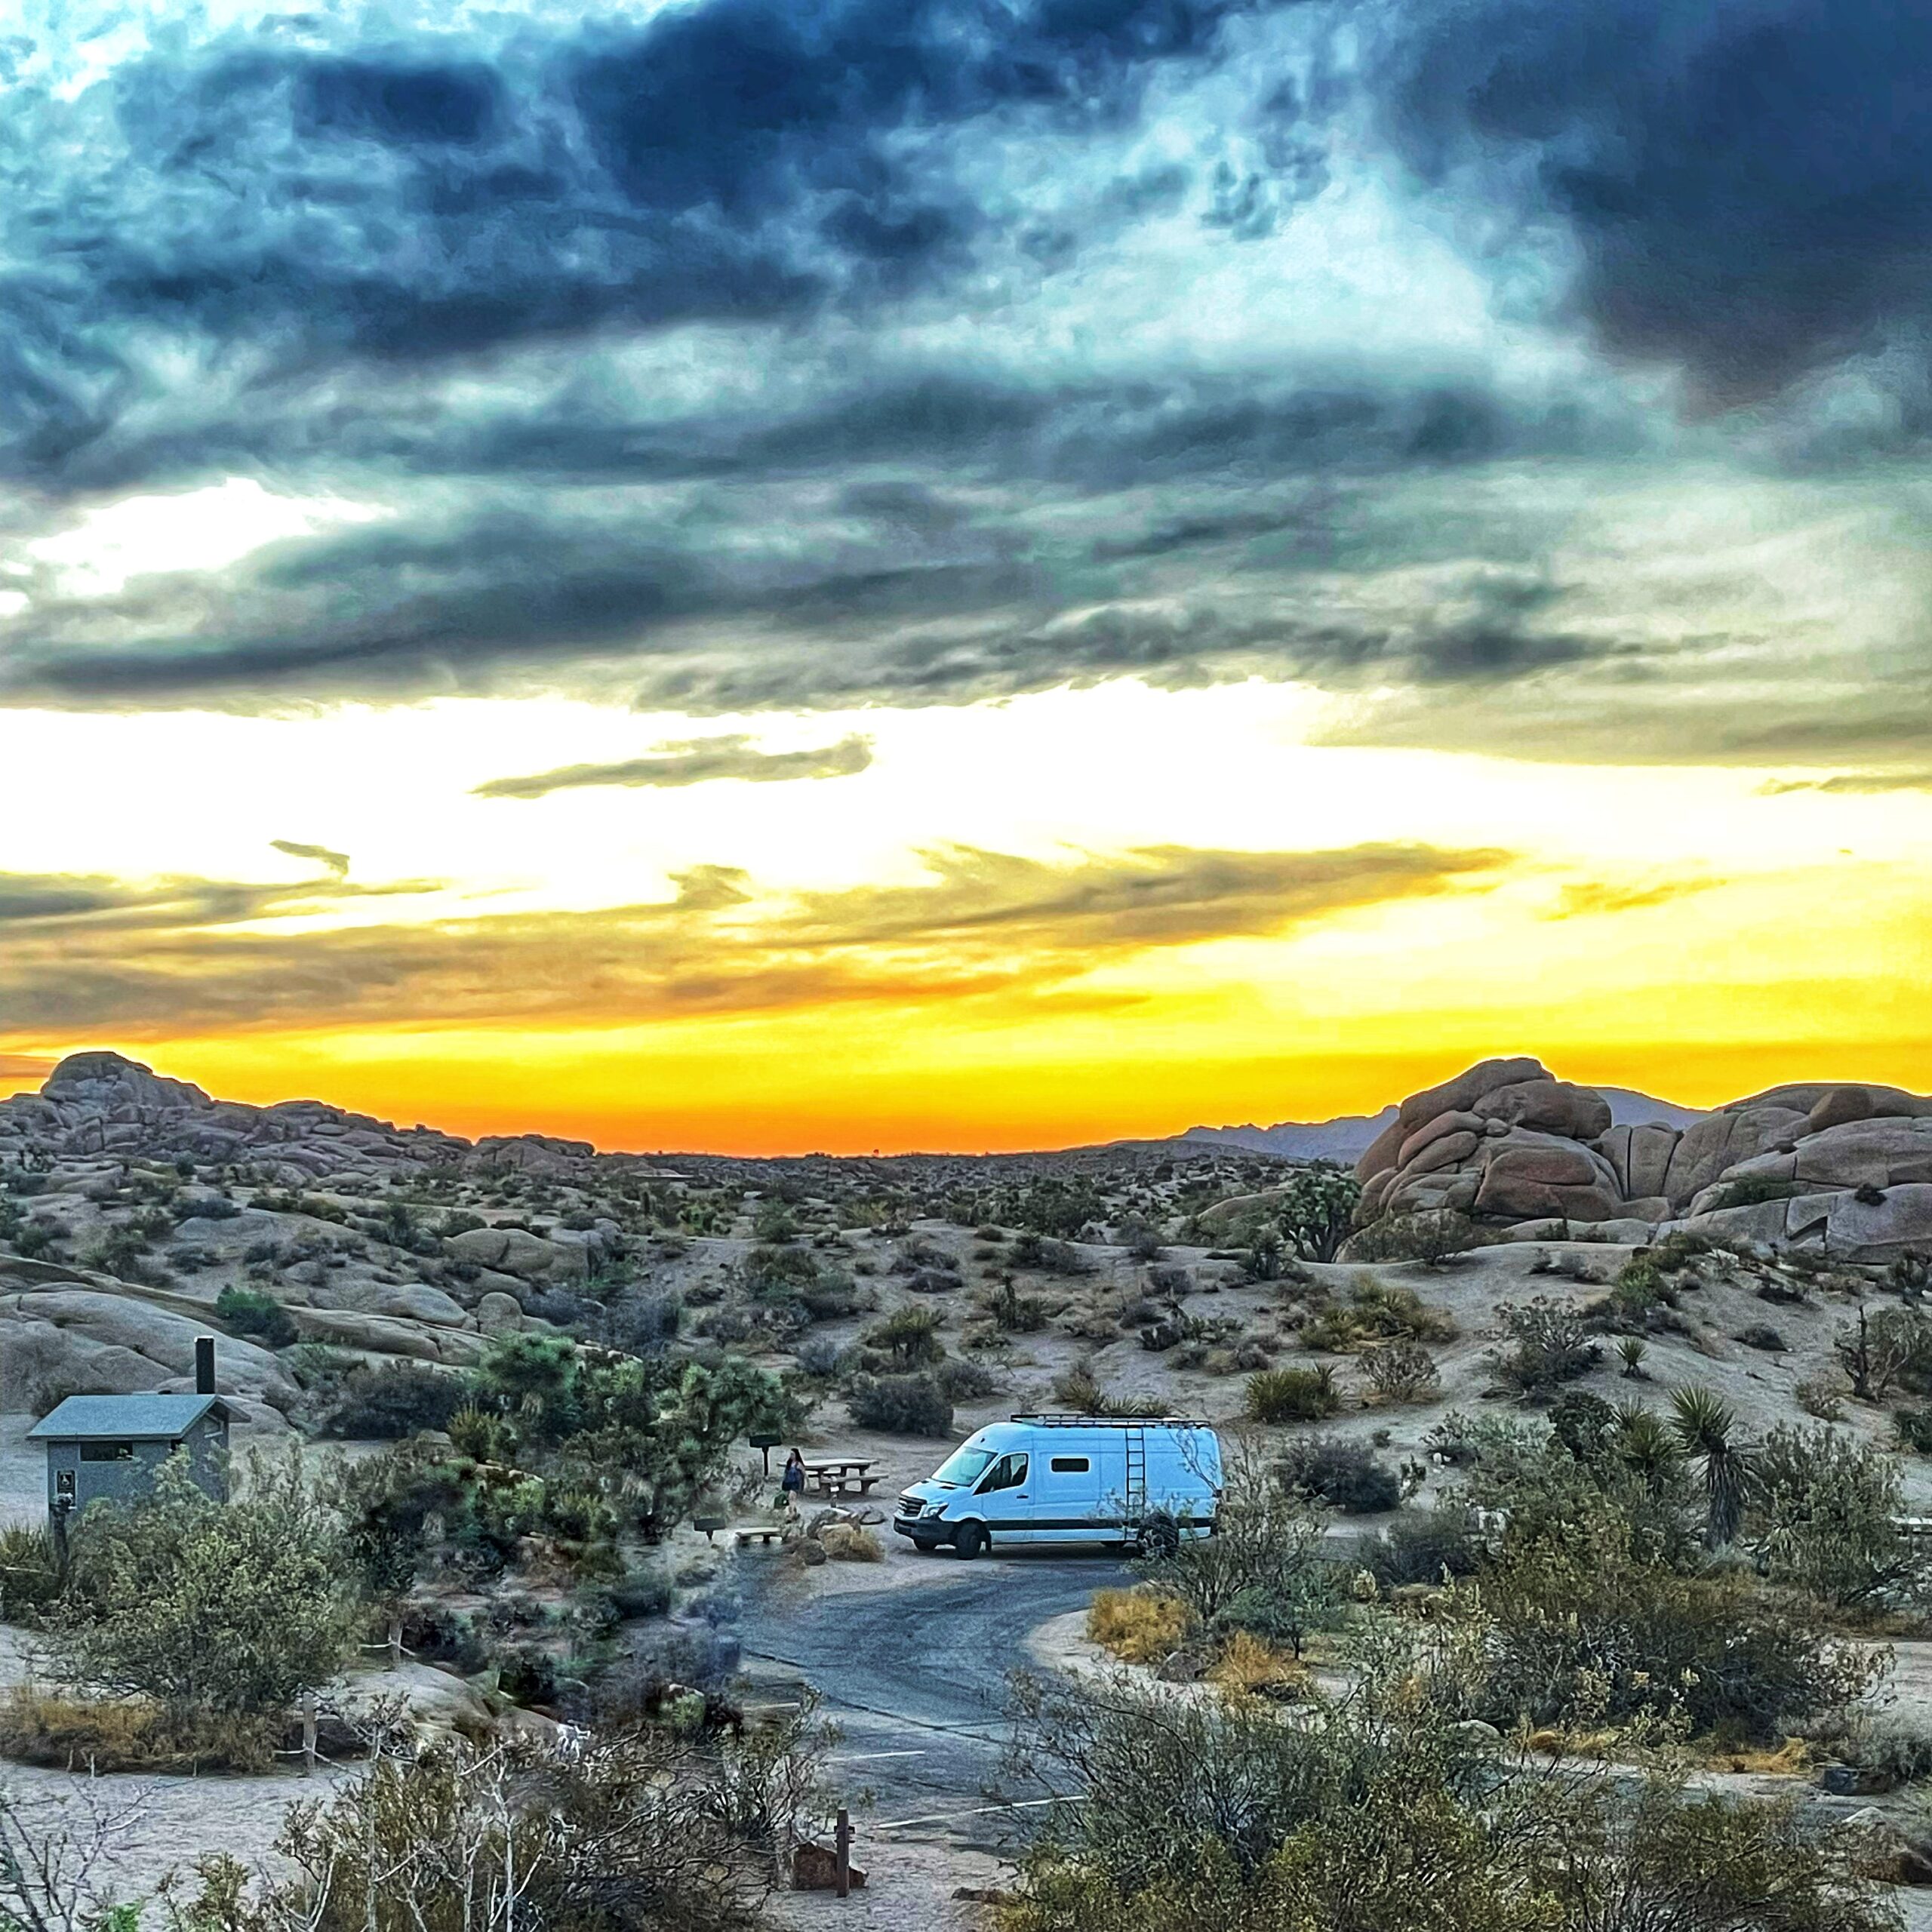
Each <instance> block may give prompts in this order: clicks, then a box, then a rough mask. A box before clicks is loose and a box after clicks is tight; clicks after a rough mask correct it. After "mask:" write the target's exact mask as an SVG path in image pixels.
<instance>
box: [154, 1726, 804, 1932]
mask: <svg viewBox="0 0 1932 1932" xmlns="http://www.w3.org/2000/svg"><path fill="white" fill-rule="evenodd" d="M687 1707H689V1714H688V1716H687V1714H686V1709H687ZM710 1715H711V1714H710V1711H709V1706H708V1704H707V1703H706V1700H704V1699H703V1698H702V1697H697V1696H695V1695H693V1694H687V1695H685V1696H684V1697H678V1698H674V1699H672V1700H669V1702H668V1703H667V1704H666V1706H665V1708H664V1709H663V1718H664V1720H665V1721H662V1722H653V1723H649V1724H632V1725H626V1726H618V1727H611V1728H609V1729H598V1730H593V1731H592V1733H591V1734H589V1735H588V1736H587V1737H584V1738H583V1739H580V1740H574V1743H573V1744H572V1746H571V1748H569V1749H558V1748H557V1747H555V1746H547V1745H546V1744H543V1743H538V1742H535V1741H525V1742H522V1743H518V1744H517V1745H515V1746H512V1747H508V1748H506V1747H504V1746H502V1745H500V1744H499V1743H485V1744H475V1745H472V1744H470V1743H464V1742H457V1743H451V1744H450V1745H448V1746H445V1747H444V1748H441V1749H438V1750H437V1751H435V1752H423V1753H422V1754H420V1755H415V1754H402V1753H395V1754H392V1755H384V1756H383V1757H381V1758H379V1759H378V1760H377V1761H376V1762H375V1763H374V1764H372V1765H371V1767H370V1768H369V1770H368V1771H367V1772H366V1773H365V1774H364V1775H362V1776H361V1777H357V1778H354V1779H352V1780H347V1781H346V1782H344V1783H341V1784H340V1785H338V1786H337V1788H336V1789H335V1790H334V1792H331V1794H329V1795H328V1798H326V1800H325V1801H318V1802H317V1803H315V1804H312V1805H304V1806H302V1807H298V1808H297V1810H296V1811H295V1812H294V1814H291V1818H290V1820H289V1823H288V1826H287V1828H286V1829H285V1832H284V1833H283V1835H282V1838H281V1841H280V1843H279V1844H278V1852H279V1853H280V1854H281V1857H280V1859H279V1860H278V1869H277V1871H276V1872H275V1875H272V1876H271V1877H268V1878H263V1879H262V1880H261V1881H259V1883H257V1884H254V1885H253V1886H250V1885H249V1884H248V1877H249V1875H248V1873H247V1872H245V1870H244V1869H243V1868H242V1866H240V1865H239V1864H238V1863H236V1862H235V1860H233V1859H232V1858H229V1857H216V1858H213V1859H205V1860H202V1863H201V1864H200V1865H199V1866H198V1868H197V1871H198V1875H199V1879H200V1890H199V1891H198V1894H195V1895H193V1896H188V1895H186V1893H185V1891H184V1893H183V1895H182V1896H181V1900H180V1904H181V1907H182V1909H180V1912H178V1914H177V1918H178V1922H180V1923H183V1924H191V1925H194V1926H196V1927H217V1926H218V1927H222V1928H223V1932H236V1929H237V1928H239V1927H242V1926H243V1925H246V1926H247V1927H250V1928H251V1932H252V1929H253V1928H261V1932H271V1928H288V1927H295V1926H300V1927H302V1928H303V1932H425V1929H426V1928H427V1932H456V1928H457V1927H459V1926H460V1925H463V1924H469V1925H472V1926H478V1927H481V1926H495V1927H503V1926H508V1925H510V1924H518V1925H523V1924H528V1925H531V1926H543V1927H557V1928H558V1932H626V1928H641V1927H657V1926H663V1927H671V1926H675V1927H678V1928H679V1932H740V1929H741V1928H743V1927H749V1926H751V1925H753V1924H757V1923H758V1922H760V1920H761V1906H763V1904H764V1900H765V1899H766V1897H767V1896H768V1894H769V1893H770V1892H771V1890H772V1888H773V1887H774V1884H776V1883H777V1876H778V1872H779V1860H780V1857H781V1855H782V1854H783V1853H784V1852H785V1851H786V1850H788V1849H789V1846H790V1845H791V1844H792V1842H793V1841H794V1838H795V1835H796V1834H797V1832H798V1826H799V1824H800V1823H801V1820H800V1816H799V1813H800V1807H801V1803H802V1801H803V1798H804V1795H805V1792H806V1791H807V1789H808V1787H809V1785H810V1783H811V1777H812V1768H811V1759H810V1758H809V1756H808V1753H807V1751H806V1749H805V1747H804V1744H803V1743H802V1737H803V1728H804V1727H803V1724H802V1722H801V1721H798V1720H794V1721H792V1722H790V1723H789V1724H784V1725H781V1726H779V1727H775V1728H769V1729H768V1728H761V1729H758V1730H742V1734H740V1732H738V1731H734V1730H730V1729H728V1728H727V1727H724V1726H723V1725H722V1724H712V1723H710V1722H709V1721H708V1719H709V1717H710ZM245 1895H246V1902H245V1903H244V1897H245Z"/></svg>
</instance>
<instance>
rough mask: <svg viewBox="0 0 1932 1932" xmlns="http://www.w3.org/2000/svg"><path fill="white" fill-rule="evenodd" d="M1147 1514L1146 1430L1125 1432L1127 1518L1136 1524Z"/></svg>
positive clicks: (1129, 1521)
mask: <svg viewBox="0 0 1932 1932" xmlns="http://www.w3.org/2000/svg"><path fill="white" fill-rule="evenodd" d="M1146 1514H1147V1432H1146V1430H1145V1429H1129V1430H1128V1432H1127V1520H1128V1524H1129V1525H1130V1526H1131V1525H1134V1524H1138V1523H1139V1522H1140V1521H1141V1519H1142V1518H1143V1517H1144V1516H1146Z"/></svg>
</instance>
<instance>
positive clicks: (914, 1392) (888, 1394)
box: [845, 1375, 952, 1436]
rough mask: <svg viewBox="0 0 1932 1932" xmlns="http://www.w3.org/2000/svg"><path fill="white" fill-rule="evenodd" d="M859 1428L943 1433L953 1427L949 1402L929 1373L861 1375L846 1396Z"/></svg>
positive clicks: (888, 1433)
mask: <svg viewBox="0 0 1932 1932" xmlns="http://www.w3.org/2000/svg"><path fill="white" fill-rule="evenodd" d="M845 1405H846V1407H848V1409H850V1410H851V1413H852V1420H853V1421H854V1423H857V1426H859V1427H860V1429H878V1430H879V1431H880V1432H881V1433H883V1434H884V1435H929V1436H939V1435H945V1434H946V1433H947V1432H948V1431H949V1430H950V1429H951V1428H952V1403H951V1402H950V1401H948V1400H947V1398H946V1392H945V1390H944V1389H942V1388H940V1386H939V1384H938V1383H937V1382H936V1381H934V1379H933V1378H932V1377H931V1376H930V1375H876V1376H875V1375H860V1376H856V1377H854V1378H853V1381H852V1386H851V1389H850V1391H849V1392H848V1394H847V1395H846V1398H845Z"/></svg>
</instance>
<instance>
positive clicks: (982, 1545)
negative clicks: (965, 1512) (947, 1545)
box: [952, 1523, 986, 1562]
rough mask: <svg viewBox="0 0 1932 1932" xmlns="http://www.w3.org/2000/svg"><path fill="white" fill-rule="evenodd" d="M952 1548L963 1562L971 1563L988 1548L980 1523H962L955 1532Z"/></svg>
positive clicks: (984, 1532)
mask: <svg viewBox="0 0 1932 1932" xmlns="http://www.w3.org/2000/svg"><path fill="white" fill-rule="evenodd" d="M952 1546H953V1548H954V1549H956V1550H957V1551H958V1552H959V1555H960V1558H961V1561H963V1562H971V1561H972V1559H973V1558H974V1557H976V1556H977V1555H980V1554H981V1553H982V1552H983V1551H984V1550H985V1549H986V1531H985V1529H984V1527H983V1526H982V1525H980V1524H978V1523H962V1524H961V1525H960V1526H959V1527H958V1529H957V1530H956V1531H954V1532H953V1537H952Z"/></svg>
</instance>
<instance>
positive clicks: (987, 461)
mask: <svg viewBox="0 0 1932 1932" xmlns="http://www.w3.org/2000/svg"><path fill="white" fill-rule="evenodd" d="M1928 61H1932V12H1927V11H1924V10H1918V9H1911V8H1903V7H1900V6H1897V5H1894V4H1892V3H1891V0H1836V4H1834V5H1829V6H1828V5H1826V0H1736V4H1731V5H1725V6H1724V7H1721V8H1712V7H1710V6H1709V5H1703V4H1697V0H1593V4H1592V5H1589V6H1587V7H1583V6H1577V7H1570V6H1552V5H1549V4H1548V0H1360V3H1359V4H1348V3H1346V0H1332V4H1331V0H683V3H682V4H668V5H667V4H661V3H660V0H632V4H629V5H624V4H621V0H620V4H616V5H610V6H607V7H605V8H600V9H598V11H594V12H593V11H585V10H584V9H583V8H578V7H571V6H564V5H552V4H546V0H537V4H534V5H523V6H521V7H519V8H515V9H514V10H509V9H504V8H497V7H494V6H485V5H466V4H463V0H395V3H394V4H389V5H383V6H380V7H378V6H368V7H365V6H361V5H352V4H346V0H339V3H338V4H328V3H327V0H325V4H321V5H316V4H313V0H307V3H306V4H303V5H299V6H298V5H287V6H263V5H260V4H254V3H253V0H250V3H249V4H244V0H209V4H205V5H198V6H196V5H186V4H183V3H182V0H143V4H135V5H127V4H110V3H109V0H13V4H12V5H10V6H9V7H8V8H7V9H6V10H5V16H4V18H3V19H0V180H4V183H5V192H4V194H0V1090H4V1089H5V1088H8V1087H9V1086H24V1087H30V1086H32V1085H34V1084H37V1083H38V1081H39V1079H40V1078H42V1077H43V1075H44V1074H45V1070H46V1069H47V1068H48V1066H49V1065H51V1063H52V1062H53V1061H54V1060H55V1059H57V1057H59V1056H60V1054H63V1053H65V1052H67V1051H73V1050H75V1049H77V1048H83V1047H91V1046H108V1047H114V1048H118V1049H120V1050H121V1051H125V1052H127V1053H129V1054H132V1055H134V1056H135V1057H138V1058H140V1059H141V1060H145V1061H146V1062H148V1063H151V1064H152V1065H155V1066H157V1067H159V1068H161V1069H163V1070H165V1071H166V1072H171V1073H174V1074H177V1075H182V1076H183V1077H186V1078H192V1079H195V1080H198V1081H200V1082H201V1083H202V1084H203V1085H204V1086H205V1087H207V1088H209V1089H210V1090H211V1091H214V1092H217V1093H219V1094H223V1095H224V1096H228V1097H235V1098H240V1099H247V1100H258V1101H266V1100H275V1099H278V1098H284V1097H292V1096H296V1095H303V1096H312V1097H320V1098H325V1099H328V1100H334V1101H336V1102H338V1103H341V1104H343V1105H346V1106H355V1107H358V1108H361V1109H366V1110H368V1111H370V1112H375V1113H377V1114H380V1115H383V1116H384V1117H386V1118H395V1119H398V1120H401V1121H405V1123H406V1122H409V1121H416V1120H422V1121H429V1122H432V1123H434V1124H438V1125H441V1126H445V1127H447V1128H451V1129H452V1130H454V1131H460V1132H466V1133H481V1132H497V1131H515V1130H517V1129H521V1128H534V1129H540V1130H542V1131H549V1132H556V1133H565V1134H578V1135H582V1136H584V1137H588V1138H591V1139H592V1140H595V1141H597V1142H598V1144H600V1145H601V1146H610V1147H630V1148H641V1149H660V1148H664V1149H700V1148H704V1149H721V1150H725V1151H735V1152H803V1151H808V1150H813V1149H823V1150H826V1151H832V1152H870V1151H872V1149H882V1150H885V1151H893V1150H898V1149H911V1148H923V1149H940V1148H949V1149H965V1150H977V1149H991V1148H1017V1147H1027V1146H1056V1145H1066V1144H1071V1143H1078V1142H1084V1141H1088V1140H1097V1139H1106V1138H1112V1137H1117V1136H1129V1135H1153V1134H1168V1133H1173V1132H1176V1131H1180V1130H1181V1129H1183V1128H1186V1127H1187V1126H1189V1125H1190V1124H1195V1123H1196V1122H1207V1123H1213V1124H1220V1123H1224V1122H1232V1121H1248V1120H1257V1121H1263V1122H1266V1121H1275V1120H1280V1119H1285V1118H1321V1117H1324V1116H1326V1115H1331V1114H1334V1113H1337V1112H1345V1111H1355V1110H1370V1109H1374V1108H1375V1107H1377V1106H1380V1105H1381V1104H1383V1103H1384V1102H1386V1100H1389V1099H1391V1098H1393V1097H1396V1096H1398V1095H1399V1094H1401V1093H1403V1092H1405V1091H1410V1090H1411V1089H1413V1088H1415V1087H1417V1086H1420V1085H1422V1084H1427V1083H1428V1082H1429V1081H1433V1080H1435V1079H1437V1078H1441V1077H1442V1076H1443V1075H1445V1074H1447V1073H1448V1072H1452V1071H1454V1069H1456V1068H1457V1067H1458V1066H1461V1065H1463V1064H1465V1063H1467V1062H1468V1061H1469V1060H1472V1059H1474V1058H1476V1057H1480V1056H1481V1055H1483V1054H1489V1053H1499V1052H1524V1051H1527V1052H1532V1053H1537V1054H1540V1055H1542V1056H1543V1058H1544V1059H1545V1060H1546V1062H1548V1063H1549V1064H1550V1065H1551V1066H1552V1067H1554V1068H1555V1069H1557V1070H1558V1072H1561V1073H1563V1074H1564V1075H1567V1077H1571V1078H1580V1079H1587V1080H1595V1081H1614V1082H1617V1083H1619V1084H1629V1085H1635V1086H1638V1087H1641V1088H1645V1089H1647V1091H1652V1092H1655V1093H1660V1094H1665V1095H1667V1096H1668V1097H1671V1098H1672V1099H1674V1100H1679V1101H1682V1102H1685V1103H1691V1104H1711V1103H1715V1102H1718V1101H1721V1100H1724V1099H1727V1098H1730V1097H1734V1096H1736V1095H1737V1094H1743V1093H1746V1092H1749V1091H1753V1090H1754V1089H1756V1088H1762V1087H1764V1086H1766V1085H1768V1084H1772V1083H1773V1082H1774V1081H1780V1080H1783V1079H1790V1078H1828V1077H1832V1076H1840V1077H1858V1078H1884V1079H1887V1080H1890V1081H1897V1082H1900V1083H1901V1084H1907V1085H1912V1086H1915V1087H1917V1088H1927V1087H1932V1020H1928V1019H1927V1017H1926V1012H1925V1001H1924V996H1923V988H1924V983H1925V980H1926V977H1927V965H1928V943H1927V942H1928V934H1932V897H1928V886H1927V869H1926V862H1927V856H1928V851H1932V731H1928V726H1932V570H1929V569H1928V565H1927V558H1928V555H1932V551H1929V550H1928V543H1927V539H1928V536H1932V357H1928V348H1932V275H1928V274H1927V265H1928V262H1932V118H1928V117H1927V115H1925V114H1924V112H1923V111H1922V106H1921V102H1920V100H1919V94H1920V92H1921V90H1920V89H1919V88H1918V84H1917V82H1916V80H1915V76H1917V75H1922V74H1923V73H1924V72H1925V71H1926V69H1927V64H1928Z"/></svg>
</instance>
